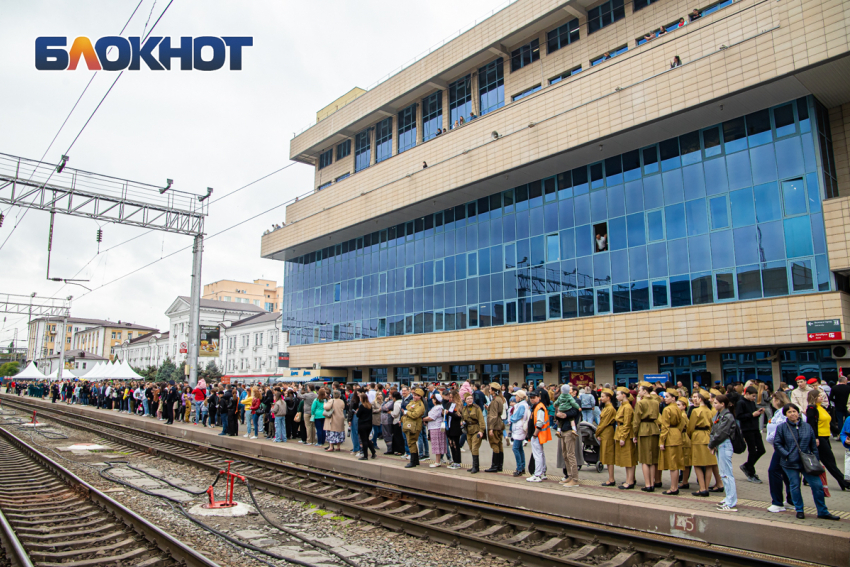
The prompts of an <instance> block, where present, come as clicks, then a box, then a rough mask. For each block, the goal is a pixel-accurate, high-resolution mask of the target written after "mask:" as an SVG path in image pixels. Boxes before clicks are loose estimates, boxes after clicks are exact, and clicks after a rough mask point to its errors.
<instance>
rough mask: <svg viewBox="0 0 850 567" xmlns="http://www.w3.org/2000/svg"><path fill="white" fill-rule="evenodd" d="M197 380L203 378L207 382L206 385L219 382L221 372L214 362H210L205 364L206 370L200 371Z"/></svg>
mask: <svg viewBox="0 0 850 567" xmlns="http://www.w3.org/2000/svg"><path fill="white" fill-rule="evenodd" d="M198 378H203V379H204V380H206V381H207V384H214V383H216V382H218V381H219V380H221V370H219V369H218V366H216V364H215V361H214V360H210V361H209V362H207V366H206V368H204V369H203V370H202V371H201V375H200V376H198Z"/></svg>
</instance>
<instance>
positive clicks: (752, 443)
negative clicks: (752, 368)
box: [735, 386, 765, 484]
mask: <svg viewBox="0 0 850 567" xmlns="http://www.w3.org/2000/svg"><path fill="white" fill-rule="evenodd" d="M757 398H758V388H756V387H755V386H747V387H746V389H745V390H744V395H743V397H741V399H740V400H738V403H737V405H736V406H735V417H737V418H738V423H740V424H741V433H743V434H744V440H745V441H746V442H747V462H745V463H743V464H742V465H741V467H740V469H741V470H742V471H743V472H744V474H745V475H747V480H749V481H750V482H754V483H757V484H761V479H760V478H759V477H758V475H757V474H756V462H757V461H758V460H759V459H760V458H761V457H762V455H764V454H765V450H764V442H763V441H762V439H761V433H759V421H760V419H761V416H762V414H764V412H765V409H764V408H763V407H762V408H760V407H758V405H757V403H756V402H757Z"/></svg>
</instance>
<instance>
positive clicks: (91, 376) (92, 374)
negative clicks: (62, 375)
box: [80, 362, 106, 382]
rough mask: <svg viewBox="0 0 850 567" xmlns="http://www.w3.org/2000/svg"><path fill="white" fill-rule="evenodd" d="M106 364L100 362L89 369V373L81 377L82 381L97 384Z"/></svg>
mask: <svg viewBox="0 0 850 567" xmlns="http://www.w3.org/2000/svg"><path fill="white" fill-rule="evenodd" d="M105 364H106V363H104V362H98V363H96V364H95V365H94V366H92V367H91V368H89V369H88V372H86V373H85V374H83V375H82V376H80V379H82V380H88V381H89V382H97V381H98V380H99V379H100V374H101V372H103V367H104V366H105Z"/></svg>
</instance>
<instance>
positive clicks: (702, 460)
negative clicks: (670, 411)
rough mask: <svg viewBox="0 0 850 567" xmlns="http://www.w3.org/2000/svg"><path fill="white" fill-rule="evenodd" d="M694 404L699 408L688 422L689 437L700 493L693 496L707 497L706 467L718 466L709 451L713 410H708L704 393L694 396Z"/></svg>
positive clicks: (696, 408) (692, 413)
mask: <svg viewBox="0 0 850 567" xmlns="http://www.w3.org/2000/svg"><path fill="white" fill-rule="evenodd" d="M694 402H695V403H696V404H697V407H695V408H694V409H693V411H692V412H691V419H690V420H689V422H688V436H689V437H690V438H691V464H692V465H693V467H694V469H695V470H696V473H697V482H699V491H698V492H693V493H692V494H693V495H694V496H702V497H706V496H708V495H709V492H708V484H707V483H706V478H705V467H716V466H717V458H716V457H715V456H714V455H713V454H711V451H709V449H708V438H709V433H710V432H711V410H710V409H708V396H705V395H704V394H703V392H702V391H700V392H698V393H696V394H694Z"/></svg>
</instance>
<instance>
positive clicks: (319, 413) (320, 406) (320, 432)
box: [312, 388, 328, 447]
mask: <svg viewBox="0 0 850 567" xmlns="http://www.w3.org/2000/svg"><path fill="white" fill-rule="evenodd" d="M327 400H328V391H327V390H325V389H324V388H319V391H318V393H317V395H316V399H315V400H313V408H312V409H313V423H314V424H315V425H316V445H317V446H319V447H321V446H323V445H324V444H325V402H326V401H327Z"/></svg>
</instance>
